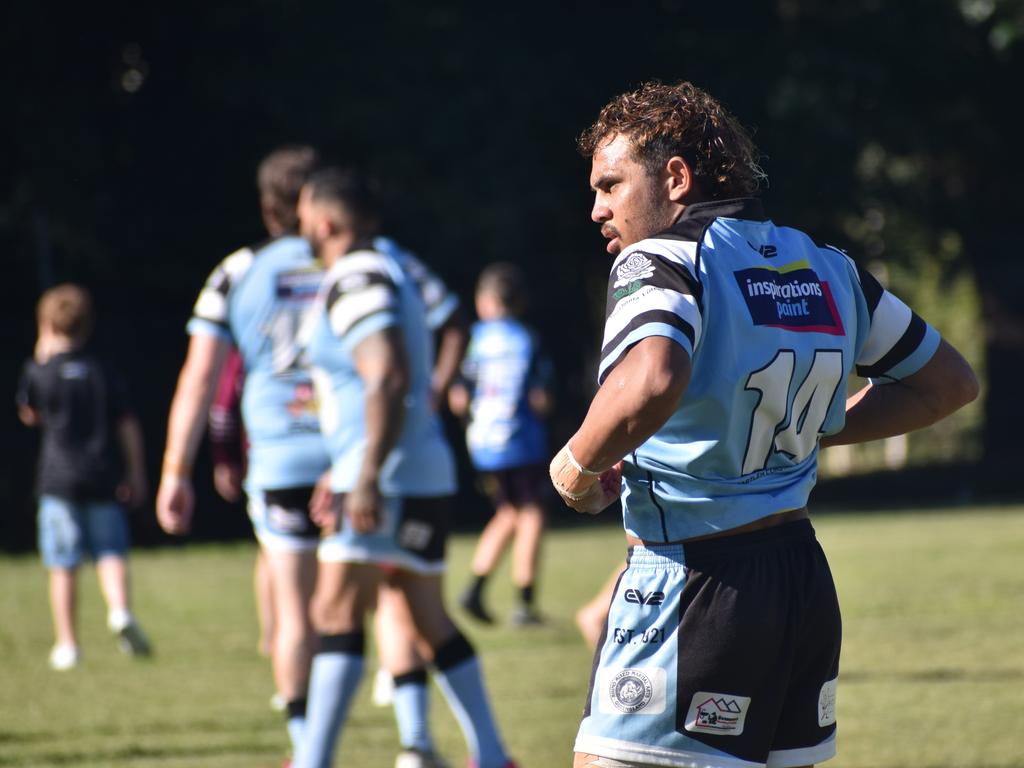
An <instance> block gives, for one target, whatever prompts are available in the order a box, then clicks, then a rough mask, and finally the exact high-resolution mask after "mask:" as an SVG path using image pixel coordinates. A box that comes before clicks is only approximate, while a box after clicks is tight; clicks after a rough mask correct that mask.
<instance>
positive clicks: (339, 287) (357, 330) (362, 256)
mask: <svg viewBox="0 0 1024 768" xmlns="http://www.w3.org/2000/svg"><path fill="white" fill-rule="evenodd" d="M325 288H326V301H325V306H326V309H327V319H328V321H329V323H330V326H331V331H332V332H333V333H334V335H335V336H337V337H338V338H339V339H341V341H342V345H343V346H344V347H345V348H346V349H348V350H352V349H355V347H356V346H357V345H358V344H359V342H360V341H362V340H363V339H365V338H366V337H367V336H369V335H370V334H372V333H375V332H377V331H380V330H383V329H384V328H387V327H390V326H393V325H397V324H398V322H399V318H398V310H399V305H398V287H397V286H396V284H395V282H394V279H393V278H392V276H391V274H390V272H389V270H388V268H387V264H386V263H385V261H384V260H383V259H382V258H381V257H380V256H379V255H378V254H375V253H370V252H366V253H356V254H350V255H348V256H345V257H344V258H343V259H341V260H340V261H339V262H338V263H337V264H335V265H334V267H333V268H332V269H331V271H330V272H329V273H328V275H327V284H326V286H325Z"/></svg>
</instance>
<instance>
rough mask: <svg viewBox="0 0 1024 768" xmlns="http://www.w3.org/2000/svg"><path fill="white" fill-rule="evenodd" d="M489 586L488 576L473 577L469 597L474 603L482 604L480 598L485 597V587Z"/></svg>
mask: <svg viewBox="0 0 1024 768" xmlns="http://www.w3.org/2000/svg"><path fill="white" fill-rule="evenodd" d="M486 584H487V575H486V574H485V575H483V576H477V575H474V576H473V581H472V583H470V585H469V597H470V599H471V600H473V601H474V602H480V598H482V597H483V596H484V586H485V585H486Z"/></svg>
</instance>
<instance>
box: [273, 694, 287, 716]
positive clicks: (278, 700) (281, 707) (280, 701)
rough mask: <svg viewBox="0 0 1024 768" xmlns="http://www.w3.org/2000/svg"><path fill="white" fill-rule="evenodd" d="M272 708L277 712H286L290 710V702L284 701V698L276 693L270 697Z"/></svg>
mask: <svg viewBox="0 0 1024 768" xmlns="http://www.w3.org/2000/svg"><path fill="white" fill-rule="evenodd" d="M270 708H271V709H272V710H274V711H275V712H284V711H285V710H286V709H288V702H287V701H285V700H284V696H282V695H281V694H280V693H278V692H277V691H274V695H273V696H271V697H270Z"/></svg>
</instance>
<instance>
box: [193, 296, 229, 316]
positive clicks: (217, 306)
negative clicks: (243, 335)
mask: <svg viewBox="0 0 1024 768" xmlns="http://www.w3.org/2000/svg"><path fill="white" fill-rule="evenodd" d="M192 314H193V315H194V316H195V317H198V318H201V319H203V320H209V321H210V322H211V323H217V324H218V325H224V324H226V323H227V321H228V297H227V296H226V295H225V294H223V293H221V292H220V291H217V290H214V289H212V288H204V289H203V290H202V292H201V293H200V294H199V298H198V299H196V305H195V307H193V309H192Z"/></svg>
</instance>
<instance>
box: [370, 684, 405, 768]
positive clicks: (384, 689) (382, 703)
mask: <svg viewBox="0 0 1024 768" xmlns="http://www.w3.org/2000/svg"><path fill="white" fill-rule="evenodd" d="M394 693H395V681H394V678H392V677H391V674H390V673H389V672H388V671H387V670H386V669H384V667H379V668H378V669H377V674H376V675H374V677H373V703H374V704H376V705H377V706H378V707H389V706H391V702H392V701H393V700H394ZM399 757H401V755H399Z"/></svg>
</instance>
